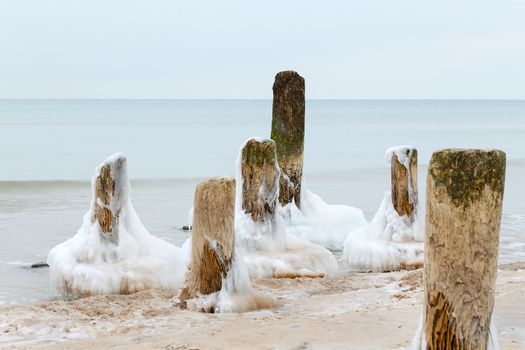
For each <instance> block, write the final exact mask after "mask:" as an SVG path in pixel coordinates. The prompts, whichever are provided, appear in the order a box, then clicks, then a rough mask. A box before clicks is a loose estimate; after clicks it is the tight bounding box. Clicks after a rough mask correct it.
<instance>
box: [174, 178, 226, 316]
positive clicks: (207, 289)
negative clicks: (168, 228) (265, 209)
mask: <svg viewBox="0 0 525 350" xmlns="http://www.w3.org/2000/svg"><path fill="white" fill-rule="evenodd" d="M234 210H235V179H234V178H233V177H217V178H213V179H211V180H207V181H204V182H201V183H200V184H199V185H197V189H196V190H195V201H194V213H193V232H192V235H191V237H192V242H191V243H192V247H191V266H190V269H189V272H188V275H187V276H186V286H185V288H184V289H183V290H182V291H181V293H180V300H181V307H182V308H185V307H186V301H187V300H188V299H192V298H194V297H196V296H198V295H206V294H211V293H215V292H217V291H219V290H220V289H221V288H222V280H223V278H225V277H226V275H227V273H228V270H229V268H230V265H231V262H232V258H233V254H234Z"/></svg>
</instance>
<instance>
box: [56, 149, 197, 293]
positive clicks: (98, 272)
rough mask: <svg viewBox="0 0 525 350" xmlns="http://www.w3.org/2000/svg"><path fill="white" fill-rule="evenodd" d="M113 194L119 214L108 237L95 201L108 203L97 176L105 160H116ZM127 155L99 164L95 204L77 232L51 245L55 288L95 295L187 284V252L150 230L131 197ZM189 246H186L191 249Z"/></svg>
mask: <svg viewBox="0 0 525 350" xmlns="http://www.w3.org/2000/svg"><path fill="white" fill-rule="evenodd" d="M116 162H120V166H119V167H113V166H112V167H111V169H112V170H111V171H112V172H115V170H114V169H116V168H118V169H119V173H118V174H116V173H113V174H112V178H113V179H114V181H115V182H114V189H115V190H114V194H113V197H112V199H111V203H110V205H109V207H111V209H112V210H113V212H114V213H118V214H117V217H118V219H117V222H116V223H115V225H114V229H113V232H116V233H117V234H118V237H116V239H113V238H112V239H108V238H107V237H105V235H104V234H103V233H102V231H101V227H100V225H99V222H98V221H97V220H94V219H93V210H94V208H95V203H98V204H99V205H101V206H105V205H104V204H103V203H102V201H101V199H100V198H98V197H97V193H96V190H95V186H96V179H97V177H98V176H99V175H100V171H101V169H102V167H103V166H104V165H114V164H116ZM126 171H127V170H126V158H125V156H124V155H123V154H121V153H117V154H115V155H113V156H111V157H109V158H108V159H106V160H105V161H104V162H103V163H102V164H101V165H100V166H99V167H97V170H96V173H95V176H94V177H93V179H92V183H91V189H92V193H93V197H92V201H91V209H90V210H89V211H88V212H87V213H86V214H85V215H84V219H83V223H82V226H81V227H80V229H79V230H78V231H77V233H76V234H75V235H74V236H73V237H72V238H69V239H68V240H66V241H65V242H63V243H61V244H58V245H57V246H56V247H54V248H53V249H51V251H50V252H49V255H48V259H47V262H48V264H49V266H50V277H51V285H52V288H53V289H54V290H55V292H56V293H58V294H60V295H63V296H69V297H79V296H89V295H96V294H129V293H134V292H137V291H140V290H144V289H149V288H159V289H164V290H172V291H173V290H177V289H179V288H180V287H181V286H182V283H183V279H184V273H185V271H186V266H187V260H188V256H187V253H186V252H185V251H183V250H181V249H180V248H178V247H175V246H173V245H171V244H169V243H168V242H166V241H164V240H162V239H160V238H157V237H155V236H153V235H151V234H149V233H148V231H147V230H146V228H145V227H144V225H143V224H142V222H141V221H140V219H139V217H138V215H137V213H136V212H135V209H134V208H133V205H132V204H131V201H130V197H129V182H128V178H127V172H126ZM186 250H187V249H186Z"/></svg>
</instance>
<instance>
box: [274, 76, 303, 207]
mask: <svg viewBox="0 0 525 350" xmlns="http://www.w3.org/2000/svg"><path fill="white" fill-rule="evenodd" d="M304 110H305V101H304V78H303V77H301V76H300V75H299V74H297V72H294V71H291V70H289V71H284V72H279V73H277V75H276V76H275V82H274V84H273V111H272V133H271V138H272V140H274V141H275V142H276V144H277V160H278V162H279V166H280V167H281V179H280V193H279V201H280V202H281V204H282V205H286V204H288V203H291V202H292V201H295V204H296V205H297V206H298V207H300V204H301V178H302V175H303V152H304Z"/></svg>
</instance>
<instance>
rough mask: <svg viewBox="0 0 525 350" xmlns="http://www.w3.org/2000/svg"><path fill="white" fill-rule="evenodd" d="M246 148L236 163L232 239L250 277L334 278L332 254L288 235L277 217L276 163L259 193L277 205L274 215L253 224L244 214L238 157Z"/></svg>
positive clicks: (278, 210)
mask: <svg viewBox="0 0 525 350" xmlns="http://www.w3.org/2000/svg"><path fill="white" fill-rule="evenodd" d="M248 140H249V139H248ZM258 140H263V139H262V138H258ZM245 145H246V143H244V144H243V145H242V146H241V148H240V150H239V156H238V158H237V164H236V201H235V238H236V241H237V244H238V249H239V252H240V254H242V255H243V258H244V262H245V263H246V265H247V267H248V271H249V274H250V277H251V278H264V277H286V276H309V277H314V276H315V277H320V276H333V275H335V274H336V273H337V261H336V259H335V257H334V255H333V254H332V253H331V252H330V251H329V250H327V249H325V248H324V247H322V246H319V245H317V244H313V243H310V242H308V241H307V240H305V239H302V238H299V237H297V236H295V235H294V234H291V233H289V232H287V228H286V226H285V224H284V222H283V219H282V218H281V216H280V215H278V214H277V213H279V212H280V211H281V210H282V208H281V205H280V203H279V200H278V196H279V180H278V179H279V173H280V170H279V166H278V164H277V161H276V162H275V169H276V174H277V176H276V181H274V183H273V184H272V185H267V184H263V185H262V186H261V188H260V190H259V200H260V201H262V202H268V203H273V202H275V203H276V207H275V214H267V215H266V217H265V218H263V220H261V221H259V222H254V221H253V220H252V217H251V215H250V214H247V213H245V212H244V210H243V209H242V186H243V179H242V176H241V155H242V149H243V148H244V146H245Z"/></svg>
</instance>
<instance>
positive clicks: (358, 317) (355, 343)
mask: <svg viewBox="0 0 525 350" xmlns="http://www.w3.org/2000/svg"><path fill="white" fill-rule="evenodd" d="M422 275H423V272H422V270H421V269H420V270H415V271H402V272H391V273H367V274H363V273H350V274H345V275H340V276H337V277H335V278H330V279H307V278H300V279H264V280H259V281H256V282H255V283H254V288H255V289H257V290H259V291H260V292H262V293H264V294H266V295H271V296H273V297H274V298H276V299H277V300H278V301H279V303H280V306H279V307H277V308H274V309H270V310H260V311H255V312H248V313H244V314H204V313H198V312H191V311H187V310H180V309H179V307H178V305H177V303H178V300H177V299H176V295H175V294H174V293H169V292H163V291H158V290H148V291H143V292H139V293H136V294H132V295H128V296H121V295H115V296H96V297H90V298H85V299H81V300H74V301H64V300H57V301H51V302H47V303H43V304H38V305H27V306H7V307H1V308H0V348H6V349H11V348H21V349H26V348H27V349H29V348H31V349H57V348H60V349H102V348H104V349H166V350H173V349H226V348H227V349H350V348H351V349H400V348H405V347H409V346H410V344H411V340H412V337H413V336H414V334H415V332H416V329H417V326H418V322H419V318H420V316H421V313H422V310H423V308H422V301H423V289H422V287H423V286H422ZM524 291H525V262H523V263H514V264H506V265H501V266H500V270H499V271H498V280H497V290H496V305H495V310H494V314H493V316H494V317H495V320H496V326H497V330H498V336H499V340H500V344H501V348H502V349H523V348H525V322H524V321H525V316H524V315H525V293H524Z"/></svg>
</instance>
